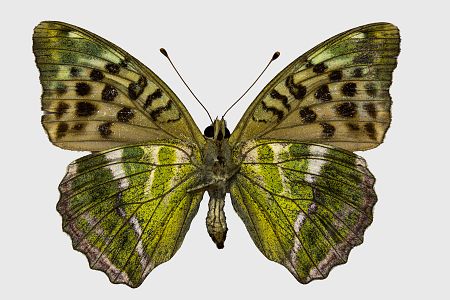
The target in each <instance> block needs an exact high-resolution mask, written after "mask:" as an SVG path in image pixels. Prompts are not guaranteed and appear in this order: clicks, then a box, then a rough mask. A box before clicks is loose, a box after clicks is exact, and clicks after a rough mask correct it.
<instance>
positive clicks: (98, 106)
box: [33, 22, 204, 151]
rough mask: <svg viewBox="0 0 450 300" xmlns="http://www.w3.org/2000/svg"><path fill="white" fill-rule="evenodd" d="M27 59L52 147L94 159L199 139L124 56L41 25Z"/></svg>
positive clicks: (67, 28) (164, 92)
mask: <svg viewBox="0 0 450 300" xmlns="http://www.w3.org/2000/svg"><path fill="white" fill-rule="evenodd" d="M33 52H34V54H35V56H36V64H37V66H38V68H39V71H40V80H41V84H42V87H43V94H42V110H43V111H44V115H43V117H42V124H43V126H44V128H45V130H46V131H47V134H48V136H49V138H50V140H51V142H52V143H53V144H55V145H56V146H58V147H61V148H64V149H71V150H88V151H100V150H106V149H110V148H113V147H117V146H122V145H127V144H132V143H142V142H147V141H153V140H160V139H174V138H176V139H180V140H183V141H190V142H193V143H197V144H198V145H202V144H203V143H204V138H203V136H202V134H201V132H200V130H199V129H198V128H197V126H196V125H195V123H194V121H193V120H192V118H191V116H190V115H189V113H188V112H187V110H186V108H185V107H184V106H183V104H182V103H181V102H180V100H179V99H178V97H177V96H176V95H175V94H174V93H173V92H172V91H171V90H170V88H169V87H168V86H167V85H166V84H165V83H164V82H163V81H162V80H161V79H160V78H158V76H156V75H155V74H154V73H153V72H152V71H151V70H149V69H148V68H147V67H145V66H144V65H143V64H142V63H141V62H139V61H138V60H137V59H135V58H134V57H132V56H131V55H130V54H128V53H127V52H125V51H124V50H122V49H120V48H119V47H117V46H116V45H114V44H112V43H110V42H108V41H106V40H104V39H102V38H101V37H99V36H97V35H95V34H93V33H91V32H89V31H87V30H84V29H81V28H78V27H76V26H73V25H69V24H65V23H61V22H42V23H40V24H39V25H38V26H37V27H36V28H35V29H34V35H33Z"/></svg>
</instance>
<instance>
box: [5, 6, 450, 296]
mask: <svg viewBox="0 0 450 300" xmlns="http://www.w3.org/2000/svg"><path fill="white" fill-rule="evenodd" d="M210 2H213V1H204V2H200V1H192V0H190V1H179V2H175V1H158V2H156V1H140V2H138V1H130V0H128V1H120V2H118V1H105V2H101V1H93V0H90V1H80V0H77V1H44V0H39V1H33V2H31V1H30V3H32V4H29V3H27V2H25V1H18V0H16V1H5V2H3V4H2V8H1V12H0V22H1V27H0V28H1V40H0V44H1V46H0V51H1V56H0V58H1V63H0V71H1V72H0V76H1V81H0V82H1V83H0V85H1V94H0V98H1V100H0V103H1V106H0V122H1V127H0V128H1V135H2V137H1V145H2V147H1V157H2V161H1V176H2V178H1V192H2V193H1V197H0V222H1V224H0V228H1V242H0V243H1V244H0V251H1V252H0V257H1V258H0V259H1V262H0V268H1V269H0V282H1V283H0V285H1V288H0V298H2V299H25V297H27V298H28V299H30V298H31V299H100V298H95V297H101V298H102V299H127V300H128V299H130V300H131V299H311V298H314V299H327V298H338V299H392V298H394V297H396V298H402V299H406V298H408V299H420V298H423V297H428V298H429V299H439V298H441V299H444V298H446V299H449V298H448V297H449V295H448V286H446V285H447V284H448V279H449V276H448V268H449V262H448V261H449V258H448V257H449V256H448V251H449V239H448V236H449V233H448V229H449V226H448V223H447V216H448V214H449V201H450V197H449V195H448V193H447V187H448V185H449V182H448V179H449V176H448V172H449V160H448V149H449V148H448V142H447V141H448V136H449V134H448V128H449V125H448V124H449V121H448V116H449V113H450V110H449V109H450V105H449V102H450V97H449V92H448V87H449V82H448V78H449V62H448V59H449V58H448V56H449V55H450V52H449V50H450V49H449V34H448V30H449V25H450V24H449V21H448V19H449V17H448V11H449V10H448V8H447V7H445V6H444V4H443V3H445V1H442V3H441V2H439V1H430V0H427V1H408V2H407V1H393V0H388V1H384V0H383V1H381V0H374V1H361V0H359V1H343V0H339V1H329V2H328V1H320V2H319V1H299V0H297V1H271V2H265V1H220V4H212V3H210ZM215 2H216V3H219V1H215ZM418 3H420V4H418ZM42 20H60V21H65V22H69V23H72V24H75V25H77V26H80V27H84V28H86V29H88V30H90V31H93V32H95V33H97V34H99V35H101V36H103V37H105V38H107V39H108V40H110V41H112V42H114V43H116V44H118V45H120V46H121V47H123V48H124V49H126V50H127V51H128V52H130V53H131V54H133V55H134V56H136V57H137V58H139V59H140V60H141V61H142V62H143V63H145V64H146V65H147V66H149V67H150V68H151V69H153V70H154V71H155V72H156V73H157V74H158V75H159V76H160V77H161V78H163V79H164V80H165V81H166V82H167V84H168V85H169V86H170V87H171V88H172V89H173V90H174V91H175V92H176V94H177V95H178V96H179V97H180V98H181V99H182V100H183V102H184V103H185V105H186V106H187V107H188V109H189V111H190V112H191V113H192V115H193V117H194V119H195V120H196V121H197V124H198V125H199V127H200V128H202V129H203V128H204V127H205V126H207V125H208V119H207V117H206V115H205V113H204V112H203V111H202V110H201V108H200V106H199V105H198V104H197V103H195V102H194V100H193V97H192V96H191V95H190V94H189V93H188V92H187V90H186V88H185V87H183V86H182V85H181V82H180V80H179V79H178V78H177V76H176V74H175V72H174V71H173V70H172V69H171V67H170V66H169V64H168V62H167V61H166V59H165V58H164V57H163V56H162V55H161V54H160V53H159V51H158V49H159V48H160V47H166V49H167V50H168V51H169V53H170V54H171V56H172V58H173V60H174V62H175V64H176V65H177V66H178V68H179V70H180V72H181V73H182V74H183V75H184V77H185V79H186V80H187V82H188V83H189V84H190V85H191V87H192V89H193V90H194V91H195V92H196V93H197V96H198V97H199V98H200V99H202V101H203V102H204V104H205V105H206V106H207V107H208V108H209V110H210V112H211V113H212V115H213V116H215V115H219V114H221V113H223V111H224V110H225V108H226V107H227V106H228V105H230V104H231V103H232V102H233V101H234V100H235V99H236V98H237V97H239V96H240V94H241V93H242V92H243V91H244V90H245V89H246V88H247V87H248V86H249V84H250V83H251V82H252V81H253V80H254V78H255V77H256V75H257V74H258V72H260V70H261V69H262V68H263V66H264V65H265V64H266V62H267V60H268V59H269V58H270V57H271V55H272V53H273V52H274V51H276V50H279V51H281V53H282V55H281V57H280V58H279V59H278V60H277V61H276V62H275V63H274V64H273V66H272V67H271V68H270V69H269V71H268V72H267V73H266V74H265V75H264V76H263V78H262V80H261V81H260V82H259V83H258V84H257V85H256V87H255V88H254V89H252V91H251V92H250V93H249V94H248V96H246V97H245V99H243V101H242V102H241V103H240V104H239V105H238V106H237V107H236V108H235V109H234V110H233V111H232V112H231V113H230V114H229V115H228V123H229V127H230V128H234V126H235V124H236V123H237V121H238V119H239V118H240V116H241V115H242V114H243V112H244V110H245V108H246V107H247V106H248V105H249V104H250V102H251V101H252V100H253V99H254V97H255V96H256V94H257V93H258V92H259V91H260V90H261V89H262V88H263V87H264V85H265V84H266V83H267V82H268V81H269V80H270V79H271V78H272V77H273V76H275V75H276V74H277V73H278V72H279V71H280V70H281V69H282V68H283V67H284V66H286V65H287V64H288V63H289V62H291V61H292V60H294V59H295V58H296V57H298V56H299V55H300V54H302V53H304V52H305V51H307V50H308V49H310V48H311V47H313V46H315V45H316V44H318V43H319V42H322V41H323V40H325V39H327V38H329V37H331V36H332V35H334V34H337V33H340V32H342V31H344V30H347V29H350V28H353V27H356V26H359V25H362V24H366V23H370V22H375V21H389V22H392V23H395V24H396V25H397V26H398V27H399V28H400V30H401V35H402V44H401V48H402V52H401V54H400V58H399V66H398V69H397V70H396V71H395V73H394V84H393V86H392V90H391V91H392V96H393V101H394V105H393V123H392V126H391V128H390V129H389V132H388V134H387V138H386V140H385V143H384V144H383V145H381V146H380V147H378V148H377V149H374V150H371V151H368V152H365V153H362V155H363V156H364V157H365V158H366V159H367V161H368V163H369V166H370V170H371V171H372V172H373V173H374V174H375V175H376V177H377V184H376V191H377V193H378V196H379V202H378V204H377V205H376V208H375V220H374V223H373V225H372V226H371V227H370V228H369V229H368V230H367V232H366V235H365V242H364V244H363V245H362V246H360V247H357V248H356V249H354V251H352V253H351V255H350V259H349V262H348V263H347V264H346V265H344V266H339V267H337V268H336V269H334V270H333V271H332V272H331V274H330V276H329V277H328V279H326V280H324V281H315V282H312V283H310V284H308V285H301V284H299V283H298V282H297V281H296V280H295V279H294V278H293V276H292V275H291V274H290V273H289V272H288V271H287V270H286V269H285V268H284V267H282V266H280V265H278V264H275V263H273V262H270V261H268V260H267V259H266V258H265V257H264V256H263V255H262V254H261V253H260V252H259V251H258V250H257V248H256V247H255V246H254V244H253V242H252V241H251V239H250V237H249V235H248V233H247V231H246V230H245V228H244V225H243V223H242V222H241V220H240V219H239V218H238V217H237V215H236V214H235V213H234V211H233V209H232V207H231V203H230V202H229V201H228V202H227V206H226V212H227V217H228V219H227V220H228V224H229V228H230V230H229V232H228V238H227V241H226V244H225V249H224V250H222V251H219V250H217V249H216V248H215V246H214V244H213V243H212V241H211V240H210V238H209V237H208V234H207V232H206V228H205V225H204V222H205V216H206V208H207V201H206V199H204V200H205V201H203V203H202V205H201V208H200V211H199V214H198V215H197V217H196V218H195V219H194V221H193V223H192V226H191V229H190V231H189V232H188V234H187V236H186V239H185V241H184V244H183V246H182V247H181V249H180V250H179V252H178V253H177V254H176V255H175V257H174V258H173V259H172V260H171V261H169V262H168V263H166V264H163V265H161V266H159V267H158V268H157V269H155V270H154V271H153V272H152V273H151V274H150V275H149V276H148V277H147V279H146V281H145V282H144V283H143V284H142V286H141V287H140V288H138V289H135V290H133V289H130V288H128V287H127V286H124V285H113V284H111V283H110V282H109V281H108V279H107V277H106V276H105V275H104V274H103V273H101V272H98V271H92V270H90V269H89V267H88V264H87V260H86V258H85V257H84V256H83V255H82V254H80V253H78V252H76V251H73V250H72V246H71V242H70V239H69V237H68V236H67V235H66V234H65V233H63V232H62V230H61V219H60V216H59V215H58V213H57V212H56V210H55V205H56V202H57V200H58V197H59V194H58V190H57V186H58V184H59V182H60V180H61V179H62V177H63V176H64V174H65V168H66V165H67V164H69V162H71V161H72V160H74V159H76V158H78V157H81V156H83V155H84V154H83V153H77V152H70V151H64V150H61V149H59V148H56V147H54V146H52V145H51V144H50V142H48V140H47V137H46V135H45V133H44V130H43V129H42V128H41V125H40V116H41V112H40V101H39V97H40V94H41V87H40V85H39V81H38V71H37V69H36V67H35V65H34V57H33V54H32V51H31V35H32V30H33V28H34V26H35V25H37V24H38V22H40V21H42Z"/></svg>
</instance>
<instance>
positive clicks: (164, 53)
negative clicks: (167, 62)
mask: <svg viewBox="0 0 450 300" xmlns="http://www.w3.org/2000/svg"><path fill="white" fill-rule="evenodd" d="M159 52H161V53H162V55H164V56H165V57H167V58H168V57H169V54H168V53H167V51H166V49H164V48H161V49H159Z"/></svg>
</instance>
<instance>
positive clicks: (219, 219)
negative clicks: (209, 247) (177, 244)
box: [206, 187, 228, 249]
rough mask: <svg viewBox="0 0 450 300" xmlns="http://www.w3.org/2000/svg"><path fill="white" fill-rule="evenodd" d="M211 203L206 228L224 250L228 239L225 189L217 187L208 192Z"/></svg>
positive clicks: (218, 246)
mask: <svg viewBox="0 0 450 300" xmlns="http://www.w3.org/2000/svg"><path fill="white" fill-rule="evenodd" d="M208 193H209V197H210V199H209V203H208V207H209V210H208V215H207V217H206V228H207V229H208V234H209V236H210V237H211V238H212V240H213V242H214V243H215V244H216V246H217V248H219V249H222V248H223V247H224V242H225V239H226V237H227V231H228V228H227V222H226V217H225V211H224V210H223V207H224V206H225V188H222V187H217V188H214V189H210V190H208Z"/></svg>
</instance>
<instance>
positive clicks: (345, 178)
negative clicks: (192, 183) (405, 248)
mask: <svg viewBox="0 0 450 300" xmlns="http://www.w3.org/2000/svg"><path fill="white" fill-rule="evenodd" d="M242 158H243V159H242ZM235 159H237V160H238V161H239V162H240V164H241V169H240V171H239V173H238V174H237V175H236V177H235V178H234V179H233V180H232V183H231V188H230V190H231V198H232V200H233V201H232V202H233V207H234V208H235V210H236V211H237V213H238V214H239V216H240V217H241V219H242V220H243V221H244V223H245V225H246V227H247V230H248V231H249V233H250V235H251V237H252V239H253V241H254V242H255V244H256V246H257V247H258V248H259V250H260V251H261V252H262V253H263V254H264V255H265V256H266V257H267V258H268V259H270V260H273V261H275V262H278V263H280V264H282V265H284V266H285V267H286V268H287V269H288V270H289V271H290V272H291V273H292V274H293V275H294V276H295V277H296V278H297V280H298V281H300V282H302V283H307V282H309V281H311V280H313V279H321V278H325V277H326V276H327V275H328V273H329V272H330V270H331V268H332V267H333V266H335V265H338V264H343V263H345V262H346V261H347V257H348V255H349V252H350V250H351V249H352V248H353V247H354V246H356V245H359V244H361V243H362V240H363V233H364V231H365V229H366V228H367V226H369V224H370V223H371V222H372V208H373V205H374V204H375V202H376V199H377V198H376V195H375V193H374V191H373V184H374V178H373V176H372V175H371V174H370V172H369V171H368V170H367V168H366V164H365V162H364V160H363V159H362V158H360V157H358V156H357V155H355V154H353V153H351V152H347V151H345V150H339V149H336V148H333V147H331V146H325V145H319V144H307V143H302V144H300V143H291V142H289V141H284V142H283V141H272V140H255V141H249V142H247V143H245V144H244V145H243V147H242V148H241V150H240V151H238V152H235Z"/></svg>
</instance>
